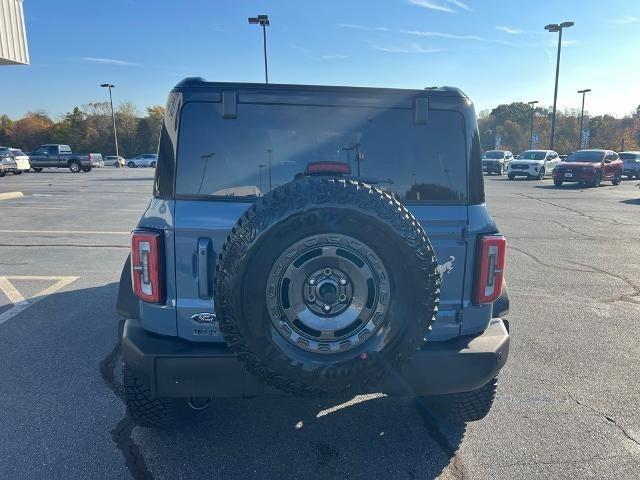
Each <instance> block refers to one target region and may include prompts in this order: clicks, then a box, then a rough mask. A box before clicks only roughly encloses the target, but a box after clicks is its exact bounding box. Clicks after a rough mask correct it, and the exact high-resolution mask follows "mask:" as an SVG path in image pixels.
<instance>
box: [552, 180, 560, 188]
mask: <svg viewBox="0 0 640 480" xmlns="http://www.w3.org/2000/svg"><path fill="white" fill-rule="evenodd" d="M553 184H554V185H555V186H556V187H561V186H562V180H554V181H553Z"/></svg>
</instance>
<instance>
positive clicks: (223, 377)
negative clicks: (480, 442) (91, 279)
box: [122, 319, 509, 398]
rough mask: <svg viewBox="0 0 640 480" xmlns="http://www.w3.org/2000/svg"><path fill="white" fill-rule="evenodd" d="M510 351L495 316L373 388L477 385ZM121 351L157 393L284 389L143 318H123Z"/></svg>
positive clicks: (399, 390)
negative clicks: (156, 329)
mask: <svg viewBox="0 0 640 480" xmlns="http://www.w3.org/2000/svg"><path fill="white" fill-rule="evenodd" d="M508 355H509V333H508V332H507V329H506V328H505V325H504V322H503V321H502V320H501V319H493V320H492V321H491V323H490V324H489V327H488V328H487V329H486V330H485V331H484V332H483V333H482V334H481V335H478V336H475V337H464V338H457V339H454V340H450V341H447V342H427V343H426V344H425V345H424V346H423V347H422V348H421V349H420V351H419V352H418V353H416V355H415V357H414V359H413V360H412V362H411V363H410V364H409V365H407V366H405V367H404V368H403V369H402V370H401V371H400V372H395V371H391V372H389V374H388V375H386V377H385V381H384V383H383V384H382V385H380V386H379V387H378V388H376V389H375V391H381V392H384V393H387V394H389V395H401V396H414V395H438V394H445V393H455V392H464V391H469V390H475V389H477V388H480V387H481V386H483V385H485V384H486V383H487V382H488V381H489V380H491V379H492V378H493V377H495V376H496V375H497V374H498V372H499V371H500V369H501V368H502V367H503V366H504V364H505V363H506V361H507V357H508ZM122 357H123V360H124V361H125V363H126V364H127V366H128V367H129V368H131V369H132V370H133V371H135V372H136V373H137V374H138V375H141V376H143V377H145V378H146V380H147V381H148V383H149V385H150V386H151V390H152V392H153V394H154V395H156V396H158V397H218V398H225V397H227V398H247V397H256V396H262V395H285V393H283V392H281V391H279V390H276V389H274V388H272V387H269V386H267V385H265V384H264V383H263V382H262V381H261V380H260V379H259V378H257V377H254V376H253V375H251V374H249V373H248V372H247V371H246V370H245V369H244V367H243V366H242V365H241V364H240V363H239V362H238V361H236V359H235V357H234V356H233V354H232V353H231V352H230V351H229V349H228V348H227V347H226V345H224V344H208V345H207V344H202V343H193V342H188V341H185V340H181V339H178V338H176V337H166V336H161V335H156V334H153V333H149V332H147V331H146V330H144V329H143V328H142V327H141V325H140V321H139V320H127V321H126V323H125V328H124V333H123V338H122ZM353 393H370V392H353Z"/></svg>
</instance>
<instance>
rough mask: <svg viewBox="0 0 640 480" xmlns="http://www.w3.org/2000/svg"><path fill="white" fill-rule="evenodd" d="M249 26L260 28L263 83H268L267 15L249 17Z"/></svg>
mask: <svg viewBox="0 0 640 480" xmlns="http://www.w3.org/2000/svg"><path fill="white" fill-rule="evenodd" d="M248 20H249V24H251V25H260V26H261V27H262V49H263V50H264V83H269V69H268V67H267V27H268V26H269V25H270V24H269V16H268V15H258V16H257V17H249V18H248Z"/></svg>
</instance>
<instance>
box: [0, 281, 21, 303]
mask: <svg viewBox="0 0 640 480" xmlns="http://www.w3.org/2000/svg"><path fill="white" fill-rule="evenodd" d="M0 290H2V291H3V292H4V294H5V295H6V296H7V298H8V299H9V301H10V302H11V303H13V304H14V305H15V304H18V303H20V302H24V297H23V296H22V294H21V293H20V292H19V291H18V289H17V288H16V287H14V286H13V284H12V283H11V282H10V281H9V280H7V277H0Z"/></svg>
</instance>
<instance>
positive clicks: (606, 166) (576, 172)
mask: <svg viewBox="0 0 640 480" xmlns="http://www.w3.org/2000/svg"><path fill="white" fill-rule="evenodd" d="M622 169H623V163H622V160H620V157H619V156H618V154H617V153H616V152H613V151H611V150H598V149H592V150H578V151H577V152H574V153H572V154H570V155H569V156H568V157H567V159H566V160H565V161H564V162H562V163H561V164H560V165H558V166H557V167H556V168H555V170H554V171H553V183H554V185H555V186H556V187H561V186H562V184H563V183H566V182H578V183H581V184H584V185H589V186H590V187H599V186H600V183H602V181H603V180H610V181H611V183H612V184H613V185H620V182H621V181H622Z"/></svg>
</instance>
